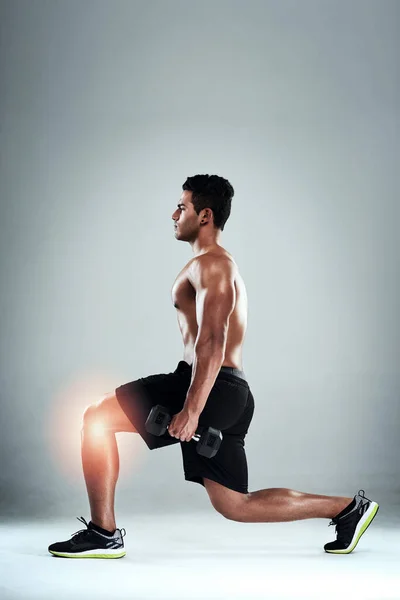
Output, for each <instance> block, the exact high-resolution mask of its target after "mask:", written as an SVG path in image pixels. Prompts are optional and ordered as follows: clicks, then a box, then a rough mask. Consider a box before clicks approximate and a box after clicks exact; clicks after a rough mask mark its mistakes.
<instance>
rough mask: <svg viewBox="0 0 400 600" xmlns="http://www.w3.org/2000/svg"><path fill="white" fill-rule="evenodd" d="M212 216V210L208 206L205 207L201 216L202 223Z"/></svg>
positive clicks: (209, 219)
mask: <svg viewBox="0 0 400 600" xmlns="http://www.w3.org/2000/svg"><path fill="white" fill-rule="evenodd" d="M212 216H213V213H212V210H211V209H210V208H205V209H204V213H203V215H202V217H201V223H203V224H204V223H208V222H209V221H211V220H212Z"/></svg>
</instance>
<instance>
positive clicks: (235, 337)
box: [171, 248, 247, 369]
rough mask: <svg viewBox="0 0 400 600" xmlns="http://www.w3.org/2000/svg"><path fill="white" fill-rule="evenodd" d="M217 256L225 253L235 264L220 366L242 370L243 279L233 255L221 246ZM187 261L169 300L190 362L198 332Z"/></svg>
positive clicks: (186, 356)
mask: <svg viewBox="0 0 400 600" xmlns="http://www.w3.org/2000/svg"><path fill="white" fill-rule="evenodd" d="M214 254H215V255H216V256H218V255H220V256H224V257H226V258H228V259H229V260H231V261H232V263H233V264H234V265H235V277H234V285H235V291H236V300H235V306H234V309H233V311H232V313H231V315H230V317H229V324H228V332H227V341H226V348H225V358H224V361H223V363H222V366H226V367H236V368H237V369H242V346H243V341H244V338H245V334H246V328H247V293H246V287H245V284H244V281H243V279H242V277H241V275H240V273H239V270H238V268H237V265H236V263H235V261H234V260H233V258H232V256H231V255H230V254H229V253H228V252H227V251H226V250H224V249H223V248H221V251H218V252H214ZM194 260H195V258H194V259H192V260H190V261H189V262H188V263H187V264H186V265H185V266H184V268H183V269H182V271H181V272H180V273H179V274H178V276H177V277H176V279H175V282H174V284H173V286H172V290H171V295H172V302H173V304H174V306H175V308H176V310H177V317H178V324H179V329H180V331H181V334H182V340H183V345H184V356H183V360H184V361H186V362H187V363H188V364H190V365H191V364H192V363H193V355H194V344H195V341H196V337H197V333H198V325H197V320H196V291H195V289H194V287H193V285H192V284H191V283H190V281H189V276H188V270H189V269H190V266H191V264H192V262H193V261H194Z"/></svg>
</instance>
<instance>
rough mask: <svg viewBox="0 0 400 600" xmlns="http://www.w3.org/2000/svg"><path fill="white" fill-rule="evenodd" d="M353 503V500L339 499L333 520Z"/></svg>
mask: <svg viewBox="0 0 400 600" xmlns="http://www.w3.org/2000/svg"><path fill="white" fill-rule="evenodd" d="M352 502H353V498H337V503H336V504H335V507H334V511H335V513H334V514H333V515H332V517H331V518H332V519H333V518H335V517H337V516H338V515H340V514H341V513H342V512H343V511H344V510H345V509H346V508H347V507H348V506H349V505H350V504H351V503H352Z"/></svg>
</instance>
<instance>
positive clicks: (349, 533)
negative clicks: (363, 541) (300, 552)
mask: <svg viewBox="0 0 400 600" xmlns="http://www.w3.org/2000/svg"><path fill="white" fill-rule="evenodd" d="M351 506H352V508H351V510H350V511H348V509H344V511H342V512H341V513H339V514H338V515H336V517H335V518H334V519H332V521H331V522H330V523H329V526H331V525H336V529H335V531H336V533H337V538H336V540H335V541H334V542H330V543H329V544H325V546H324V550H325V552H330V553H332V554H350V552H353V550H354V548H355V547H356V546H357V544H358V542H359V540H360V537H361V536H362V535H363V533H365V531H366V530H367V529H368V527H369V526H370V525H371V523H372V521H373V519H374V517H375V515H376V513H377V512H378V510H379V504H377V503H376V502H373V501H372V500H369V499H368V498H366V497H365V492H364V490H360V491H359V492H358V494H356V495H355V496H354V500H353V502H352V503H351ZM346 511H347V512H346Z"/></svg>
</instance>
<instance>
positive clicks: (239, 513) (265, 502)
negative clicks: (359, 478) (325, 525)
mask: <svg viewBox="0 0 400 600" xmlns="http://www.w3.org/2000/svg"><path fill="white" fill-rule="evenodd" d="M204 485H205V488H206V490H207V492H208V495H209V496H210V500H211V503H212V504H213V506H214V508H216V510H217V511H218V512H220V513H221V514H223V515H224V516H225V517H226V518H228V519H231V520H233V521H241V522H243V523H277V522H283V521H298V520H301V519H317V518H325V519H332V518H333V517H334V516H336V515H337V514H338V513H339V512H341V511H342V510H343V509H344V508H345V507H346V506H348V505H349V504H350V503H351V501H352V500H353V498H347V497H340V496H319V495H315V494H304V493H302V492H297V491H295V490H289V489H286V488H270V489H266V490H258V491H256V492H249V493H248V494H240V493H239V492H235V491H233V490H230V489H228V488H226V487H224V486H223V485H221V484H219V483H216V482H215V481H211V480H210V479H206V478H204Z"/></svg>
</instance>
